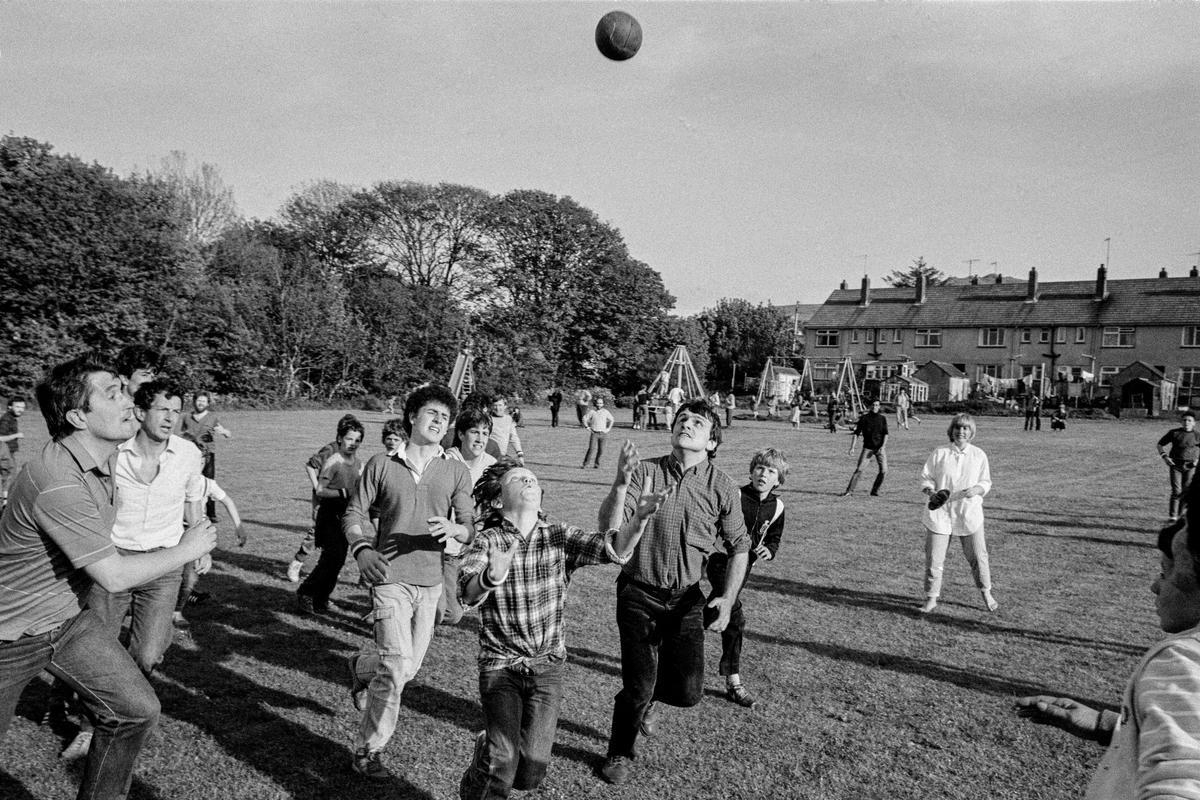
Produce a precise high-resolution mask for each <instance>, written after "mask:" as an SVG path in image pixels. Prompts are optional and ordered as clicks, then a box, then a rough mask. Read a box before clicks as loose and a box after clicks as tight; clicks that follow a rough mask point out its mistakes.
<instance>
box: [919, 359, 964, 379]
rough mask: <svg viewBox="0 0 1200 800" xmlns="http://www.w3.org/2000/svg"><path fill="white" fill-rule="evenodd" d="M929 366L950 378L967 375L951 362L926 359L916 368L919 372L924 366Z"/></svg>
mask: <svg viewBox="0 0 1200 800" xmlns="http://www.w3.org/2000/svg"><path fill="white" fill-rule="evenodd" d="M930 366H932V367H933V368H934V369H937V370H941V371H942V372H944V373H946V374H947V375H949V376H950V377H951V378H965V377H967V373H965V372H963V371H962V370H961V369H959V368H958V367H956V366H954V365H953V364H949V363H947V362H945V361H926V362H925V363H924V364H922V365H921V366H920V367H918V368H917V372H920V371H921V370H923V369H925V368H926V367H930Z"/></svg>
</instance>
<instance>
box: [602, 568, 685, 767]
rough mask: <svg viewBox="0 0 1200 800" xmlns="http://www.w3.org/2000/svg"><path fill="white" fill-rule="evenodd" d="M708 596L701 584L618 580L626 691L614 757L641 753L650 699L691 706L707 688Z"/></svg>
mask: <svg viewBox="0 0 1200 800" xmlns="http://www.w3.org/2000/svg"><path fill="white" fill-rule="evenodd" d="M703 608H704V594H703V593H702V592H701V591H700V586H699V584H694V585H692V586H689V587H687V588H685V589H656V588H654V587H651V586H646V585H645V584H642V583H635V582H634V581H633V580H631V579H630V578H629V577H627V576H626V575H625V574H624V573H622V574H621V576H620V577H619V578H617V629H618V630H619V631H620V633H621V684H622V688H621V691H620V692H618V693H617V697H616V700H615V702H614V703H613V717H612V733H611V735H610V736H609V740H608V755H609V756H627V757H629V758H633V757H634V756H635V755H636V752H635V748H634V746H635V744H636V742H637V735H638V726H639V725H640V724H641V722H642V717H643V716H644V715H645V713H646V707H647V706H649V705H650V703H651V701H660V702H663V703H666V704H668V705H673V706H680V707H683V708H687V707H689V706H694V705H696V704H697V703H699V702H700V698H701V696H702V695H703V690H704V624H703V622H702V617H701V614H702V610H703Z"/></svg>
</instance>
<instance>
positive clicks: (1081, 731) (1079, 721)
mask: <svg viewBox="0 0 1200 800" xmlns="http://www.w3.org/2000/svg"><path fill="white" fill-rule="evenodd" d="M1017 710H1018V711H1019V712H1020V713H1021V714H1022V715H1024V716H1026V717H1029V718H1031V719H1032V720H1033V721H1034V722H1037V723H1040V724H1043V725H1053V726H1055V727H1056V728H1062V729H1063V730H1064V731H1066V732H1067V733H1069V734H1071V735H1072V736H1078V737H1079V738H1080V739H1092V740H1094V741H1097V742H1100V743H1101V744H1108V743H1109V740H1111V739H1112V732H1113V728H1115V727H1116V725H1117V715H1116V714H1114V713H1113V712H1111V711H1107V710H1105V711H1097V710H1096V709H1094V708H1090V707H1088V706H1085V705H1083V704H1082V703H1076V702H1075V701H1074V700H1071V699H1070V698H1067V697H1051V696H1050V695H1044V694H1039V695H1035V696H1030V697H1021V698H1018V699H1017Z"/></svg>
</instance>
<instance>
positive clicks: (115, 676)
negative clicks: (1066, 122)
mask: <svg viewBox="0 0 1200 800" xmlns="http://www.w3.org/2000/svg"><path fill="white" fill-rule="evenodd" d="M43 669H44V670H46V671H47V672H49V673H50V674H51V675H53V676H54V677H56V678H58V679H59V680H60V681H62V682H63V683H65V684H66V685H67V686H69V687H70V688H71V689H73V690H74V691H75V692H76V693H77V694H78V695H79V698H80V700H81V702H82V703H83V704H84V706H86V707H87V709H88V712H89V713H90V714H91V716H92V717H93V718H94V719H95V721H96V727H95V730H94V731H93V734H92V746H91V749H90V750H89V751H88V756H87V763H86V765H85V766H84V769H83V780H82V782H81V783H80V785H79V795H78V797H80V798H89V800H91V799H92V798H95V799H96V800H99V799H100V798H105V800H116V799H118V798H123V797H125V796H126V795H127V794H129V784H130V782H131V781H132V780H133V768H134V763H135V762H136V761H137V756H138V753H139V752H141V749H142V745H143V744H144V743H145V741H146V738H147V737H148V736H149V735H150V732H151V731H152V730H153V729H154V725H155V723H157V722H158V713H159V705H158V697H156V696H155V694H154V689H152V688H151V687H150V684H149V683H147V682H146V679H145V677H143V676H142V673H141V670H139V669H138V667H137V664H135V663H133V659H132V658H130V657H129V653H128V652H126V650H125V648H124V647H123V646H122V645H121V643H120V642H119V641H117V637H115V636H113V635H112V633H111V632H110V631H109V630H108V629H106V628H105V626H104V624H103V623H102V622H101V620H100V619H99V617H97V616H96V614H95V612H93V611H91V610H87V609H85V610H84V611H82V612H80V613H79V615H78V616H76V617H75V618H74V619H72V620H70V621H68V622H65V623H63V624H62V625H61V626H60V627H59V628H57V629H56V630H53V631H51V632H49V633H43V634H40V635H38V636H25V637H22V638H20V639H17V640H16V641H13V642H0V740H2V739H3V738H4V734H5V733H6V732H7V730H8V725H9V723H10V722H11V720H12V715H13V711H14V710H15V709H16V707H17V700H18V698H20V696H21V690H22V689H24V688H25V685H26V684H28V683H29V681H31V680H33V678H34V677H36V676H37V674H38V673H39V672H41V671H42V670H43Z"/></svg>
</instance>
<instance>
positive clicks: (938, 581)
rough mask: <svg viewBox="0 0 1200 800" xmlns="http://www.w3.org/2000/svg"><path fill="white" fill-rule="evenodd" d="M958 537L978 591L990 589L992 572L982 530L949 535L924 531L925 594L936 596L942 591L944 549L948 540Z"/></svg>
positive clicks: (944, 561)
mask: <svg viewBox="0 0 1200 800" xmlns="http://www.w3.org/2000/svg"><path fill="white" fill-rule="evenodd" d="M952 538H954V539H958V540H959V541H960V542H961V543H962V551H963V555H964V556H966V557H967V563H968V564H970V565H971V574H972V575H973V576H974V577H975V586H977V587H978V588H979V589H980V591H985V592H990V591H991V590H992V572H991V569H990V567H989V566H988V552H987V542H985V541H984V538H983V531H980V532H979V533H975V534H971V535H970V536H954V537H952V536H950V535H949V534H942V533H932V532H930V531H928V530H927V531H925V596H926V597H938V596H939V595H941V593H942V565H943V564H945V563H946V550H947V549H948V548H949V547H950V540H951V539H952Z"/></svg>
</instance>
